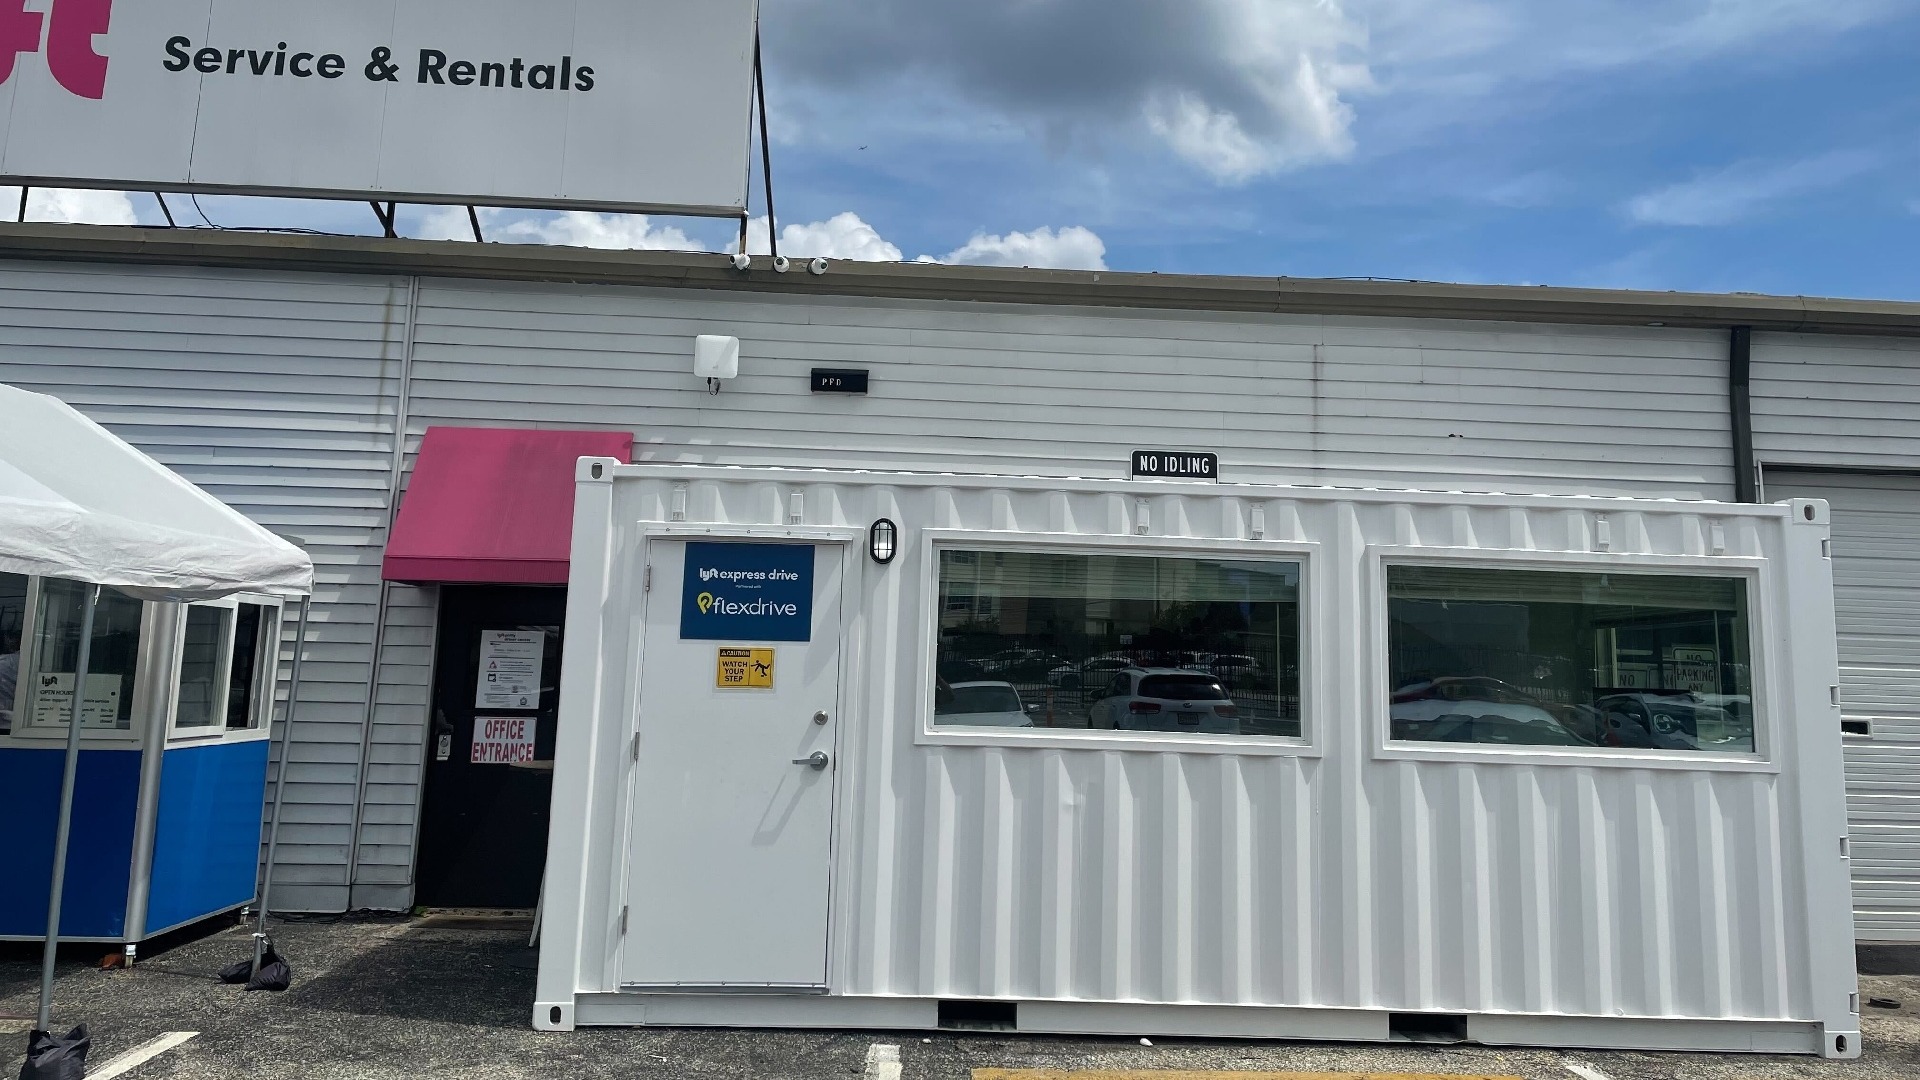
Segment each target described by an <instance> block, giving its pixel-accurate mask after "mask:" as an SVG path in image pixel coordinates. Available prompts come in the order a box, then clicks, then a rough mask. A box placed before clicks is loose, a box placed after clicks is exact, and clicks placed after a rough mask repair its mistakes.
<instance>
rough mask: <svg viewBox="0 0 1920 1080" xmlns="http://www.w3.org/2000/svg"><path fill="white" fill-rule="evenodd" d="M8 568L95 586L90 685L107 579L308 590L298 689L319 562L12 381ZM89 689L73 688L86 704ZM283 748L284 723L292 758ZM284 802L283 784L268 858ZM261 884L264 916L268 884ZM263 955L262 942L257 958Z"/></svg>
mask: <svg viewBox="0 0 1920 1080" xmlns="http://www.w3.org/2000/svg"><path fill="white" fill-rule="evenodd" d="M0 571H5V572H9V573H15V574H24V575H30V576H39V577H53V578H64V579H68V580H72V581H79V582H84V583H86V584H89V585H91V586H93V589H92V590H91V591H90V592H89V593H88V598H89V599H88V603H87V605H86V609H85V614H84V616H83V620H82V623H81V630H80V643H79V645H80V651H79V662H78V670H77V671H76V674H75V683H74V685H76V686H84V685H86V678H87V665H88V654H89V649H90V646H91V644H92V636H93V635H92V628H93V612H94V607H95V601H97V599H98V596H99V589H100V587H102V586H107V587H112V588H115V589H119V590H121V591H122V592H126V593H128V594H130V595H132V596H135V597H138V598H140V599H142V600H158V601H175V602H191V601H199V600H211V599H216V598H219V597H223V596H229V595H232V594H234V593H240V592H251V593H269V594H273V595H277V596H282V597H298V598H300V599H301V600H302V601H303V604H302V611H301V617H300V629H299V634H298V640H297V641H296V644H295V647H294V661H293V664H294V666H293V683H294V693H297V691H298V686H299V678H300V654H301V652H302V644H303V643H304V639H305V637H306V629H307V614H306V601H307V600H308V599H309V598H310V597H311V595H312V592H313V561H312V560H311V559H309V558H308V557H307V556H306V554H305V553H304V552H302V551H301V550H300V549H299V548H297V547H295V546H294V545H292V544H290V543H288V542H287V541H285V540H282V539H281V538H280V537H278V536H275V535H274V534H273V533H271V532H268V531H267V530H266V529H264V528H262V527H260V526H259V525H257V524H255V523H254V522H252V521H250V520H248V519H247V518H246V517H244V516H242V515H241V514H239V513H237V512H236V511H234V510H233V509H231V508H230V507H228V506H227V505H225V504H224V503H222V502H220V501H219V500H218V499H215V498H214V497H213V496H211V495H208V494H207V493H206V492H204V491H202V490H200V489H199V488H197V487H195V486H194V485H192V484H190V483H188V482H187V481H185V480H183V479H181V478H180V477H179V476H178V475H177V474H175V473H174V472H172V471H171V470H169V469H168V468H167V467H166V466H164V465H162V464H160V463H159V462H157V461H155V460H153V459H152V458H150V457H148V456H147V455H145V454H143V453H141V452H140V451H138V450H136V449H134V448H133V447H132V446H130V445H128V444H127V443H126V442H125V441H124V440H122V439H120V438H119V437H118V436H116V435H114V434H113V433H112V432H110V431H108V430H107V429H105V428H103V427H101V426H100V425H99V424H96V423H94V422H93V421H92V420H89V419H87V418H86V417H85V416H82V415H81V414H80V413H79V412H78V411H76V410H75V409H73V408H72V407H71V406H69V405H67V404H66V403H65V402H63V401H60V400H58V399H56V398H52V397H47V396H46V395H43V394H35V393H30V392H28V391H25V390H21V389H18V388H16V387H12V386H6V385H0ZM80 696H81V695H79V694H77V693H76V694H75V695H74V698H73V701H74V705H73V708H74V710H75V712H76V713H77V712H78V710H79V704H80ZM293 701H294V697H293V695H292V694H290V695H289V697H288V707H287V717H286V725H291V723H292V720H293V716H292V712H293ZM81 727H82V725H81V724H80V722H79V717H78V716H77V715H76V716H75V717H74V718H73V719H72V721H71V722H70V723H69V725H68V739H67V754H66V762H65V776H64V779H63V781H62V784H61V794H60V799H61V805H60V817H59V828H58V832H57V836H56V839H55V848H54V863H53V880H52V883H51V898H50V901H49V906H48V913H47V940H46V954H45V962H44V966H43V970H42V980H41V995H40V1013H39V1020H38V1024H37V1025H36V1027H37V1028H38V1029H39V1030H45V1029H46V1027H47V1023H48V1013H49V1008H50V1004H51V995H52V980H53V960H54V950H55V947H56V946H57V944H58V942H59V934H60V907H61V899H62V898H61V893H62V890H63V887H64V884H65V875H66V859H67V841H68V834H69V830H70V827H71V819H72V802H73V790H74V780H75V775H76V766H77V764H78V760H79V754H80V740H81ZM284 747H285V735H284V728H283V734H282V748H283V749H282V755H281V760H282V761H284V760H285V751H284ZM282 771H283V772H284V770H282ZM279 801H280V800H279V792H278V790H276V792H275V798H274V802H275V812H274V815H273V833H272V834H270V839H269V842H268V852H269V853H268V865H269V866H271V865H272V860H273V856H272V847H273V840H274V839H275V838H277V833H278V831H279V817H280V815H279V810H278V804H279ZM262 892H263V895H262V897H261V903H260V908H261V915H262V919H263V922H264V916H265V911H266V897H265V895H264V892H265V886H264V885H263V886H262ZM263 929H264V927H263ZM259 954H260V948H259V945H258V944H256V947H255V961H256V964H257V963H258V957H259Z"/></svg>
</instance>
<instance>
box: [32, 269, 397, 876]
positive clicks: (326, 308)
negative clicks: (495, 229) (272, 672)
mask: <svg viewBox="0 0 1920 1080" xmlns="http://www.w3.org/2000/svg"><path fill="white" fill-rule="evenodd" d="M407 293H408V283H407V281H406V280H404V279H389V278H379V277H322V276H311V277H303V276H292V275H262V274H248V273H220V272H214V271H187V270H158V269H110V268H102V267H85V266H40V267H30V266H22V265H18V264H13V265H0V380H4V381H6V382H9V383H12V384H15V385H17V386H21V387H24V388H26V389H29V390H37V391H41V392H44V393H49V394H54V395H56V396H58V397H61V398H64V399H65V400H67V401H69V402H71V403H72V404H73V405H74V406H75V407H77V408H79V409H81V410H82V411H83V412H85V413H86V414H87V415H88V416H91V417H92V418H93V419H95V420H97V421H99V422H100V423H102V424H104V425H106V426H107V427H108V428H110V429H111V430H112V431H114V433H116V434H118V435H119V436H121V437H122V438H124V439H126V440H127V441H128V442H130V443H132V444H134V445H135V446H138V447H139V448H140V449H142V450H144V451H146V452H147V453H149V454H151V455H153V456H154V457H155V458H157V459H159V460H160V461H161V462H164V463H165V464H166V465H168V466H170V467H171V468H173V469H174V470H176V471H177V472H179V473H180V474H181V475H182V476H185V477H186V478H187V479H189V480H191V481H193V482H194V483H196V484H199V485H201V486H202V487H204V488H206V489H207V490H208V491H209V492H211V493H212V494H213V495H215V496H216V497H218V498H220V499H222V500H224V501H226V502H227V503H229V504H230V505H232V506H233V507H235V508H236V509H238V510H240V511H241V512H242V513H245V514H247V515H248V516H249V517H252V518H253V519H254V520H256V521H258V522H260V523H261V524H262V525H265V526H267V527H268V528H271V529H274V530H276V531H278V532H281V533H284V534H285V535H287V536H289V537H291V538H292V539H294V540H295V541H296V542H298V543H299V544H300V545H301V546H302V547H304V548H305V549H306V550H307V552H308V553H309V554H310V555H312V557H313V561H314V568H315V571H316V576H317V585H316V604H315V608H314V626H313V629H312V632H311V634H310V651H309V653H308V657H307V664H306V667H305V670H304V672H303V679H304V683H305V687H304V690H303V692H302V695H301V703H300V708H299V712H298V714H297V720H298V723H297V724H296V732H297V734H298V738H297V740H296V741H295V743H294V746H293V749H292V759H293V760H292V763H291V765H290V766H289V769H288V773H287V809H286V818H285V821H286V826H285V828H284V829H283V830H282V833H281V847H280V853H281V854H280V857H281V863H280V871H279V873H278V874H277V875H276V878H275V881H276V890H277V891H276V896H277V897H278V898H279V900H280V901H281V903H282V905H283V906H286V907H289V908H292V909H296V910H302V909H304V910H318V911H338V910H343V909H345V908H346V906H347V903H348V881H347V872H346V863H347V852H348V849H349V847H350V846H351V844H352V828H351V825H352V820H353V805H354V797H355V792H356V789H357V784H358V779H359V778H358V775H357V774H358V769H357V765H356V763H357V761H358V760H359V749H360V738H361V732H362V730H363V726H364V723H365V711H366V705H365V702H366V688H367V679H368V675H369V670H370V661H371V649H372V643H373V623H374V612H375V605H376V602H377V600H378V596H379V592H380V544H381V543H382V542H383V539H382V532H383V530H384V528H385V524H386V505H387V488H388V480H389V477H390V474H391V461H392V454H393V451H392V447H393V428H394V407H395V401H396V397H397V393H396V392H397V389H398V380H399V376H400V367H401V364H400V361H401V353H402V343H403V340H404V332H403V331H404V323H405V319H406V300H407ZM276 767H277V765H276ZM418 768H419V766H418V763H417V761H416V762H415V763H414V764H413V765H412V769H413V770H414V774H415V776H416V778H417V774H418Z"/></svg>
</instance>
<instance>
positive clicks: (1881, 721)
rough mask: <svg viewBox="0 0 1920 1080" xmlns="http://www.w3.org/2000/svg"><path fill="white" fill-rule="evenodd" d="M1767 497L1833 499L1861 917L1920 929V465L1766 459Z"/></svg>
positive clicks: (1914, 932) (1898, 931)
mask: <svg viewBox="0 0 1920 1080" xmlns="http://www.w3.org/2000/svg"><path fill="white" fill-rule="evenodd" d="M1767 498H1768V499H1769V500H1771V501H1779V500H1782V499H1789V498H1803V499H1826V500H1827V501H1828V502H1829V503H1831V504H1832V506H1833V593H1834V596H1833V599H1834V614H1835V616H1836V618H1837V620H1838V623H1839V630H1840V701H1841V705H1842V715H1843V716H1844V717H1845V718H1846V719H1847V720H1848V721H1850V722H1851V724H1852V725H1853V726H1854V727H1855V728H1856V729H1858V728H1861V727H1863V726H1864V728H1865V730H1866V734H1852V735H1849V736H1848V737H1847V741H1846V756H1847V819H1848V820H1847V826H1848V831H1849V832H1850V833H1851V834H1852V838H1853V844H1852V852H1853V858H1852V866H1853V909H1854V926H1855V929H1856V932H1857V933H1858V934H1859V936H1860V937H1861V938H1863V939H1866V940H1880V941H1916V940H1920V477H1912V476H1894V475H1852V474H1845V473H1784V474H1776V473H1774V472H1771V471H1769V472H1768V474H1767Z"/></svg>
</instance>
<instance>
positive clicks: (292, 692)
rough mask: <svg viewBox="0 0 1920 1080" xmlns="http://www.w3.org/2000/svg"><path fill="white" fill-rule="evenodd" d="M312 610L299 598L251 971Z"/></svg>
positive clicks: (308, 599) (263, 949) (276, 842)
mask: <svg viewBox="0 0 1920 1080" xmlns="http://www.w3.org/2000/svg"><path fill="white" fill-rule="evenodd" d="M312 614H313V597H312V596H311V595H308V596H303V597H301V598H300V630H299V632H297V633H295V634H294V636H293V671H292V673H291V675H290V676H289V679H288V683H289V685H288V687H287V717H286V719H285V720H282V721H281V722H280V769H279V771H278V772H276V773H275V774H274V777H273V817H272V819H271V820H270V822H269V823H268V825H267V866H266V869H265V870H264V871H262V872H261V875H260V910H259V912H258V913H257V914H256V916H255V922H254V927H253V973H254V974H255V975H258V974H260V963H261V961H262V960H263V959H265V957H266V955H267V904H268V902H269V900H270V899H271V896H270V894H271V893H272V892H273V857H274V855H275V853H276V849H277V848H278V847H279V846H280V810H281V807H282V806H283V805H284V803H285V801H286V795H287V765H288V761H287V757H288V755H289V753H290V752H291V751H292V749H293V710H294V706H295V705H298V704H299V703H300V660H301V657H303V656H304V655H305V654H306V651H307V623H308V621H309V619H310V617H311V616H312Z"/></svg>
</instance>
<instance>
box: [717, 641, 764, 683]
mask: <svg viewBox="0 0 1920 1080" xmlns="http://www.w3.org/2000/svg"><path fill="white" fill-rule="evenodd" d="M713 685H714V688H715V689H717V690H771V689H773V650H772V649H721V650H720V664H719V667H718V668H717V669H716V670H715V672H714V676H713Z"/></svg>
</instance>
